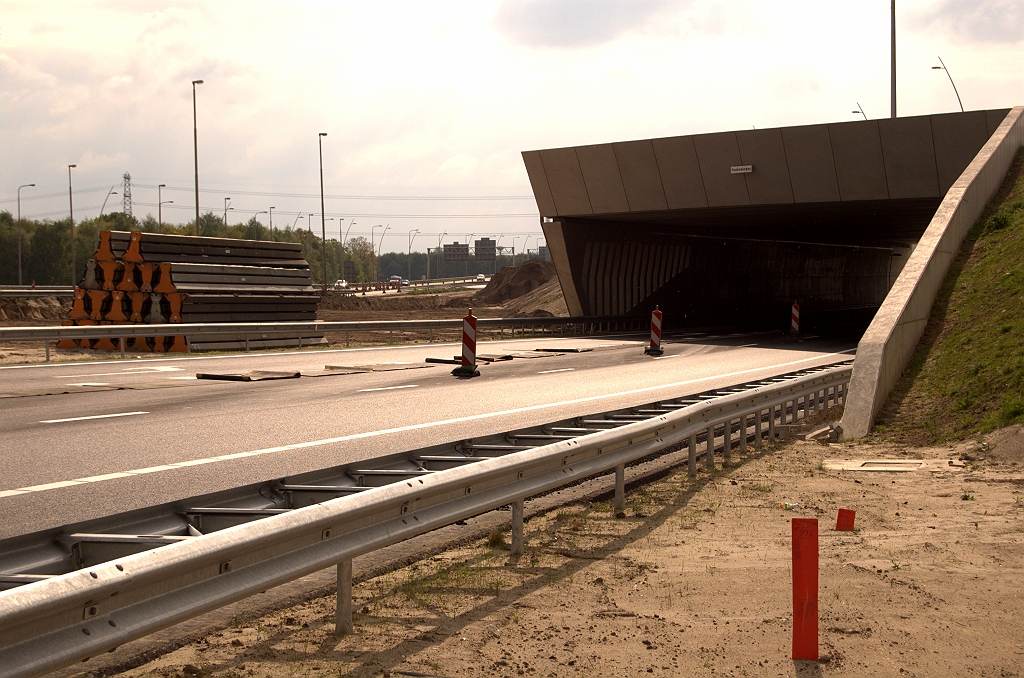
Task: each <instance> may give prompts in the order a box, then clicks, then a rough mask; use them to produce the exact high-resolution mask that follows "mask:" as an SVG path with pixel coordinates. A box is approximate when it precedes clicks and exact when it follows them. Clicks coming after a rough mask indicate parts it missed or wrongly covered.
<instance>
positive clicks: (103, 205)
mask: <svg viewBox="0 0 1024 678" xmlns="http://www.w3.org/2000/svg"><path fill="white" fill-rule="evenodd" d="M115 185H116V184H115ZM112 195H117V191H115V190H114V186H111V187H110V190H109V191H107V197H106V198H104V199H103V204H102V205H100V216H101V217H102V216H103V210H105V209H107V200H109V199H110V196H112Z"/></svg>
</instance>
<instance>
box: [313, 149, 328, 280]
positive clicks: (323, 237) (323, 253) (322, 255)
mask: <svg viewBox="0 0 1024 678" xmlns="http://www.w3.org/2000/svg"><path fill="white" fill-rule="evenodd" d="M325 136H327V132H320V136H319V137H317V140H316V142H317V145H318V146H319V147H320V240H321V242H322V246H321V248H320V249H321V252H320V258H321V259H323V260H324V291H325V292H326V291H327V219H326V218H325V217H326V216H327V213H326V212H325V211H324V137H325Z"/></svg>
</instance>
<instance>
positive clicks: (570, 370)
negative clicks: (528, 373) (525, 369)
mask: <svg viewBox="0 0 1024 678" xmlns="http://www.w3.org/2000/svg"><path fill="white" fill-rule="evenodd" d="M575 369H576V368H575V367H563V368H562V369H560V370H544V371H543V372H538V373H537V374H554V373H555V372H572V371H574V370H575Z"/></svg>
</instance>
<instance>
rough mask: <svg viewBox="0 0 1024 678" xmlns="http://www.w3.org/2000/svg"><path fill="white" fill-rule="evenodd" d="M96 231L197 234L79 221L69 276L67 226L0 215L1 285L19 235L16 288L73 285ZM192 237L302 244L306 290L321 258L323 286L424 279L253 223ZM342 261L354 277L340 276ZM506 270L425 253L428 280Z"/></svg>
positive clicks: (12, 281) (385, 261)
mask: <svg viewBox="0 0 1024 678" xmlns="http://www.w3.org/2000/svg"><path fill="white" fill-rule="evenodd" d="M19 226H20V228H19ZM100 231H143V232H146V233H170V234H178V235H195V233H196V226H195V220H192V221H190V222H188V223H187V224H167V223H164V224H160V223H158V222H157V220H156V219H154V218H153V216H152V215H147V216H146V217H145V218H144V219H141V220H140V219H137V218H135V217H133V216H128V215H126V214H124V213H123V212H111V213H109V214H104V215H102V216H99V217H95V218H93V219H83V220H82V221H79V222H76V223H75V246H74V256H75V262H74V274H72V268H71V250H72V248H71V220H70V218H66V219H60V220H57V221H51V220H49V219H46V220H43V221H37V220H35V219H22V220H21V223H20V225H19V223H18V220H17V219H16V218H14V217H13V216H11V213H10V212H7V211H3V212H0V285H17V284H18V264H19V233H20V253H21V255H20V263H21V278H22V283H23V284H25V285H28V284H31V283H33V282H34V283H35V284H37V285H71V284H72V281H74V283H75V284H77V283H78V282H79V281H80V280H81V279H82V275H83V274H84V272H85V262H86V261H88V260H89V259H90V258H91V257H92V256H93V254H94V253H95V252H96V249H97V247H98V246H99V238H100V235H99V234H100ZM199 233H200V235H204V236H211V237H218V238H236V239H243V240H254V239H255V240H271V241H274V242H297V243H301V244H302V253H303V257H304V258H305V259H306V261H308V262H309V266H310V274H311V277H312V279H313V283H314V284H317V285H318V284H320V283H321V282H322V280H323V264H324V259H325V258H326V260H327V281H328V283H333V282H334V281H335V280H340V279H343V278H345V279H348V280H349V282H359V283H361V282H371V281H373V280H387V279H388V278H389V277H390V276H393V275H398V276H402V277H403V278H405V277H410V278H411V279H413V280H419V279H420V278H421V277H423V276H425V275H426V274H427V255H426V253H425V252H413V253H412V254H411V255H409V254H407V253H405V252H386V253H383V254H381V256H380V257H377V256H376V253H375V252H374V248H373V245H372V244H371V243H370V241H369V240H367V239H366V238H363V237H361V236H357V237H353V238H349V239H348V240H346V241H345V245H344V247H342V243H341V242H339V241H338V240H336V239H333V238H328V240H327V242H326V243H324V242H323V241H322V240H321V239H320V238H319V237H318V236H317V235H316V234H314V233H310V232H309V231H307V230H302V229H294V230H293V229H292V228H291V227H286V228H284V229H276V228H275V229H274V230H271V229H269V228H267V227H266V226H264V225H263V224H261V223H260V222H259V221H258V220H257V219H256V217H252V218H250V219H249V221H248V222H246V223H239V224H231V225H229V226H225V225H224V221H223V220H222V219H221V218H220V217H218V216H216V215H215V214H213V213H212V212H207V213H206V214H203V215H201V216H200V217H199ZM343 260H344V261H345V262H346V264H347V266H346V268H347V269H348V270H349V272H350V273H352V274H353V275H351V276H348V277H346V276H345V275H344V272H343V271H342V261H343ZM349 262H351V263H349ZM511 263H512V258H511V257H510V256H508V255H503V256H499V257H498V260H497V261H477V260H476V258H475V257H474V256H472V255H470V257H469V261H444V260H443V257H442V256H438V255H437V254H436V253H434V252H431V257H430V277H431V278H439V277H440V278H452V277H458V276H463V275H476V274H478V273H484V274H491V273H493V272H494V271H496V270H498V269H500V268H501V267H502V266H507V265H510V264H511Z"/></svg>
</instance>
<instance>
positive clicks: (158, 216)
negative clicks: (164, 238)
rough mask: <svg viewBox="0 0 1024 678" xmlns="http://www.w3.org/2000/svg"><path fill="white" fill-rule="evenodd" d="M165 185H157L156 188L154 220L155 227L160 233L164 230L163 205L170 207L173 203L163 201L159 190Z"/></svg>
mask: <svg viewBox="0 0 1024 678" xmlns="http://www.w3.org/2000/svg"><path fill="white" fill-rule="evenodd" d="M166 185H167V184H159V185H158V186H157V187H156V202H157V205H156V219H157V225H158V227H159V228H160V230H161V231H163V230H164V205H171V204H173V203H174V201H173V200H164V199H163V193H162V191H161V189H162V188H163V187H164V186H166Z"/></svg>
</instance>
